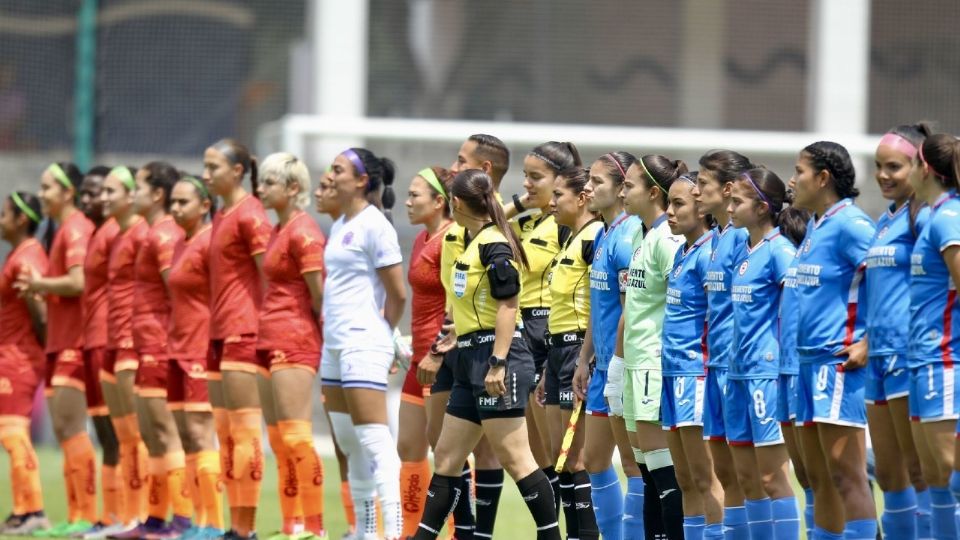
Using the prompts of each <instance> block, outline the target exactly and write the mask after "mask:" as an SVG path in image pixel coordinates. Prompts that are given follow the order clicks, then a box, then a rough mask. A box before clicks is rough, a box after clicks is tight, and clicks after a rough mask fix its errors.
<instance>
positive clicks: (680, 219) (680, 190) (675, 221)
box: [667, 180, 703, 236]
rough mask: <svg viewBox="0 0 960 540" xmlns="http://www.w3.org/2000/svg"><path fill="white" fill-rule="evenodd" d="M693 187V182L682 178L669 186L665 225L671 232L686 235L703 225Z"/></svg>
mask: <svg viewBox="0 0 960 540" xmlns="http://www.w3.org/2000/svg"><path fill="white" fill-rule="evenodd" d="M693 189H694V187H693V184H691V183H690V182H687V181H683V180H681V181H678V182H674V183H673V184H672V185H671V186H670V192H669V204H668V205H667V225H669V226H670V232H672V233H673V234H678V235H683V236H688V235H690V234H692V233H694V232H696V231H699V230H700V229H702V227H703V217H702V216H701V210H700V208H698V206H699V205H698V204H697V200H696V198H695V197H694V195H693Z"/></svg>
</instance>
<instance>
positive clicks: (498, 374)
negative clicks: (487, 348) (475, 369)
mask: <svg viewBox="0 0 960 540" xmlns="http://www.w3.org/2000/svg"><path fill="white" fill-rule="evenodd" d="M506 372H507V368H506V366H499V367H491V368H490V369H488V370H487V376H486V377H484V379H483V386H484V389H486V391H487V395H489V396H490V397H500V396H502V395H503V394H505V393H506V392H507V387H506V385H505V384H504V383H503V381H504V376H505V374H506Z"/></svg>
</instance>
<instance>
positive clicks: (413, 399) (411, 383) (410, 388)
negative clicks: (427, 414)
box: [400, 362, 431, 405]
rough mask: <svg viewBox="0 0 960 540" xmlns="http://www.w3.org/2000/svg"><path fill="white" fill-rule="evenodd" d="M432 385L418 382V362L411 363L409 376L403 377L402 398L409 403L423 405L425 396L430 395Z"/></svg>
mask: <svg viewBox="0 0 960 540" xmlns="http://www.w3.org/2000/svg"><path fill="white" fill-rule="evenodd" d="M430 386H431V385H429V384H428V385H426V386H423V385H421V384H420V383H418V382H417V363H416V362H414V363H412V364H410V369H409V370H407V376H406V377H404V378H403V388H401V389H400V399H401V400H403V401H406V402H408V403H415V404H417V405H423V398H425V397H429V396H430Z"/></svg>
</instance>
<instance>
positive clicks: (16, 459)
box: [0, 420, 43, 514]
mask: <svg viewBox="0 0 960 540" xmlns="http://www.w3.org/2000/svg"><path fill="white" fill-rule="evenodd" d="M0 445H3V447H4V449H6V451H7V453H8V454H10V480H11V482H10V484H11V487H12V488H13V503H14V506H13V513H14V514H26V513H29V512H39V511H41V510H43V493H42V489H41V487H40V470H39V465H38V463H39V462H38V461H37V453H36V452H35V451H34V449H33V443H32V442H31V441H30V431H29V423H28V422H27V421H26V420H24V422H23V423H22V425H21V424H19V423H18V425H15V426H3V427H0Z"/></svg>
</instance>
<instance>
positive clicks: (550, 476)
mask: <svg viewBox="0 0 960 540" xmlns="http://www.w3.org/2000/svg"><path fill="white" fill-rule="evenodd" d="M542 470H543V474H545V475H547V480H549V481H550V487H551V488H553V506H555V507H556V509H557V515H560V476H559V475H558V474H557V471H556V469H554V468H553V467H544V468H543V469H542Z"/></svg>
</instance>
